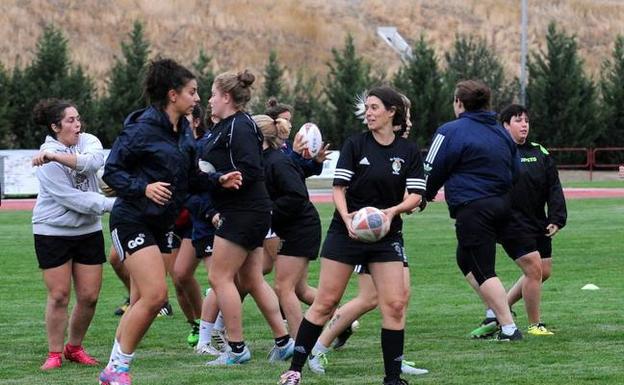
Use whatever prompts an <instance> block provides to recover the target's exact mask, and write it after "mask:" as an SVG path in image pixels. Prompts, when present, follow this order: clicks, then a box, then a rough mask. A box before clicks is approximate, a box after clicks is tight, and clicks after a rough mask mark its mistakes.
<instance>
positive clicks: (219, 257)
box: [201, 71, 293, 365]
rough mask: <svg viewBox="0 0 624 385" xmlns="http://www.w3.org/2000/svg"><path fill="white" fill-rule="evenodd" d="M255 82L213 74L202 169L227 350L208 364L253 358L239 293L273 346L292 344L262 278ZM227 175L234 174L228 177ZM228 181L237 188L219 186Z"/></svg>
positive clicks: (266, 202)
mask: <svg viewBox="0 0 624 385" xmlns="http://www.w3.org/2000/svg"><path fill="white" fill-rule="evenodd" d="M254 80H255V77H254V75H253V74H251V73H250V72H248V71H244V72H240V73H231V72H228V73H223V74H220V75H219V76H217V77H216V78H215V80H214V83H213V85H212V96H211V98H210V107H211V109H212V114H213V115H215V116H216V117H217V118H219V119H220V121H219V123H218V124H216V125H215V126H214V128H213V132H212V135H211V137H210V139H209V140H208V141H207V142H206V145H205V147H204V149H203V152H202V156H201V158H202V161H203V162H204V163H202V164H203V166H202V167H203V168H204V170H206V171H207V174H208V177H209V178H210V179H211V180H212V181H213V182H214V183H215V185H216V188H215V189H214V190H213V191H212V197H213V200H214V205H215V208H216V210H217V211H218V212H219V218H220V219H219V222H220V223H219V226H218V228H217V230H216V233H215V237H214V244H213V254H212V265H211V269H210V273H209V280H210V285H211V286H212V289H213V290H214V292H215V294H216V297H217V303H218V306H219V309H220V310H221V312H222V313H223V317H224V320H225V327H226V329H227V332H228V337H229V342H228V344H229V347H230V349H228V350H227V351H226V352H225V353H223V354H221V355H220V356H219V357H218V358H217V359H216V360H214V361H210V362H209V363H208V365H232V364H241V363H244V362H247V361H249V360H250V359H251V353H250V351H249V349H248V348H247V347H246V346H245V342H244V340H243V331H242V323H241V319H242V315H241V312H242V306H241V297H240V294H239V290H240V292H242V293H250V294H251V295H252V296H253V297H254V299H255V300H256V303H257V304H258V306H259V307H260V310H261V311H262V313H263V314H264V315H265V318H267V321H268V322H269V326H270V327H271V329H272V330H273V334H274V337H275V344H276V346H277V347H278V348H284V347H287V346H288V347H289V349H290V351H292V345H293V344H292V343H291V338H290V336H289V335H288V332H287V331H286V328H285V327H284V324H283V322H282V319H281V317H280V315H279V305H278V301H277V297H276V295H275V292H274V291H273V289H271V287H270V286H269V285H268V284H267V283H266V281H265V280H264V277H263V275H262V242H263V241H264V237H265V236H266V234H267V232H268V230H269V227H270V225H271V208H272V204H271V200H270V199H269V194H268V193H267V190H266V186H265V183H264V169H263V166H262V133H260V131H259V130H258V127H257V126H256V124H255V123H254V121H253V119H252V118H251V116H249V115H248V114H247V113H245V112H244V111H243V109H244V108H245V105H246V104H247V102H248V101H249V99H250V98H251V85H252V83H253V82H254ZM226 173H229V174H226ZM227 175H233V176H232V178H228V179H226V176H227ZM230 179H232V180H233V181H235V187H236V188H235V189H224V188H222V186H223V183H224V182H225V183H229V181H230ZM236 282H238V287H237V285H236ZM214 316H215V318H216V313H215V314H214Z"/></svg>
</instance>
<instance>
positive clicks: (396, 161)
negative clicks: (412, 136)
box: [390, 158, 405, 175]
mask: <svg viewBox="0 0 624 385" xmlns="http://www.w3.org/2000/svg"><path fill="white" fill-rule="evenodd" d="M390 161H391V162H392V173H393V174H394V175H399V173H400V172H401V167H403V163H405V161H404V160H403V159H401V158H390Z"/></svg>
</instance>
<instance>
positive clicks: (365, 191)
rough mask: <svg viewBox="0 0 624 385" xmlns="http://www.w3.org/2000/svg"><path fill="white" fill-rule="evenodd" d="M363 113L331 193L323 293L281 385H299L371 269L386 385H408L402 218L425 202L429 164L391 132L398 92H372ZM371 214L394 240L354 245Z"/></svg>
mask: <svg viewBox="0 0 624 385" xmlns="http://www.w3.org/2000/svg"><path fill="white" fill-rule="evenodd" d="M365 107H366V119H367V125H368V128H369V131H368V132H366V133H362V134H356V135H354V136H352V137H350V138H348V139H347V140H346V142H345V143H344V145H343V147H342V151H341V152H340V158H339V159H338V164H337V166H336V174H335V177H334V187H333V195H334V203H335V205H336V211H335V212H334V218H333V220H332V223H331V225H330V228H329V230H328V231H327V237H326V239H325V243H324V244H323V248H322V251H321V256H322V257H323V259H322V260H321V273H320V279H319V287H318V292H317V295H316V298H315V299H314V303H313V304H312V306H311V307H310V309H309V310H308V312H307V313H306V315H305V317H304V319H303V321H302V322H301V327H300V328H299V333H298V335H297V341H296V343H295V354H294V356H293V360H292V363H291V366H290V369H289V370H288V371H287V372H285V373H283V374H282V376H281V378H280V383H281V384H289V385H296V384H299V383H300V381H301V369H302V367H303V365H304V364H305V360H306V358H307V356H308V354H309V353H310V352H311V350H312V347H313V346H314V343H315V342H316V340H317V338H318V337H319V335H320V334H321V331H322V329H323V325H324V324H325V322H327V320H328V319H329V317H330V316H331V314H332V313H333V311H334V310H335V309H336V307H337V305H338V303H339V301H340V299H341V298H342V295H343V293H344V290H345V288H346V285H347V283H348V281H349V277H350V276H351V273H352V272H353V266H354V265H358V264H361V265H368V268H369V270H370V272H371V275H372V277H373V282H374V283H375V287H376V289H377V292H378V295H379V307H380V310H381V313H382V318H383V321H382V332H381V346H382V351H383V356H384V368H385V378H384V384H392V385H395V384H404V383H405V381H404V380H402V379H401V378H400V373H401V357H402V355H403V338H404V327H405V312H404V311H405V301H406V296H405V292H406V289H405V283H404V279H403V253H402V250H401V243H400V240H401V229H402V221H401V217H400V214H401V213H406V212H409V211H411V210H413V209H414V208H416V207H417V206H418V205H419V203H420V201H421V196H422V194H423V193H424V191H425V180H424V171H423V163H422V158H421V156H420V152H419V151H418V149H417V147H416V145H415V144H414V143H411V142H408V141H407V140H406V139H404V138H401V137H400V136H398V135H396V134H395V132H394V131H393V126H395V125H399V124H401V122H403V121H404V120H405V106H404V103H403V100H402V99H401V96H400V94H399V93H398V92H396V91H395V90H394V89H392V88H390V87H376V88H373V89H372V90H371V91H370V92H369V93H368V95H367V98H366V103H365ZM406 190H407V193H408V194H407V196H406V197H404V195H405V191H406ZM366 206H374V207H377V208H379V209H381V210H383V211H384V213H385V214H386V215H387V216H388V219H389V220H390V221H391V226H390V231H389V232H388V234H387V235H386V236H385V237H384V238H382V239H381V240H379V241H377V242H375V243H362V242H360V241H358V240H356V237H355V234H354V232H353V229H352V227H351V220H352V218H353V216H354V215H355V212H356V211H357V210H359V209H360V208H363V207H366Z"/></svg>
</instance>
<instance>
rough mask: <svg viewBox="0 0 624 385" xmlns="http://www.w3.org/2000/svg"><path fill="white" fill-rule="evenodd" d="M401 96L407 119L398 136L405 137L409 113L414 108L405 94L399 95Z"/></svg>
mask: <svg viewBox="0 0 624 385" xmlns="http://www.w3.org/2000/svg"><path fill="white" fill-rule="evenodd" d="M399 95H400V96H401V100H402V101H403V105H404V106H405V119H403V123H401V128H400V129H399V130H398V131H396V134H397V135H398V136H403V134H405V131H407V112H408V111H409V109H410V108H412V102H411V100H409V98H408V97H407V96H405V94H402V93H399Z"/></svg>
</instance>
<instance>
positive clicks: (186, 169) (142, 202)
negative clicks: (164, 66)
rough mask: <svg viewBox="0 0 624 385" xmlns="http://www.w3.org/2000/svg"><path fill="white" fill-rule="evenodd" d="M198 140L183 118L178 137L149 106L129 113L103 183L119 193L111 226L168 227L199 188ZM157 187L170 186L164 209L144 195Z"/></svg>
mask: <svg viewBox="0 0 624 385" xmlns="http://www.w3.org/2000/svg"><path fill="white" fill-rule="evenodd" d="M195 159H196V155H195V140H194V139H193V134H192V132H191V128H190V127H189V123H188V121H187V120H186V119H180V122H179V123H178V132H174V130H173V125H172V124H171V122H170V121H169V117H168V116H167V114H166V113H165V112H164V111H162V110H160V109H158V108H156V107H154V106H150V107H147V108H145V109H142V110H138V111H135V112H133V113H131V114H130V115H129V116H128V117H127V118H126V121H125V122H124V128H123V131H122V132H121V134H119V137H117V139H116V140H115V143H114V144H113V148H112V149H111V152H110V154H109V155H108V159H107V160H106V166H105V168H104V175H103V176H102V179H103V180H104V181H105V182H106V184H108V185H109V186H110V187H111V188H112V189H114V190H115V191H116V192H117V196H118V198H117V201H116V202H115V206H114V207H113V211H112V216H111V221H118V220H122V221H124V222H126V221H128V222H139V223H146V224H150V225H157V226H159V227H162V228H167V227H170V226H171V225H172V224H173V223H174V222H175V219H176V217H177V215H178V212H179V210H180V208H181V207H182V204H183V203H184V201H185V200H186V198H187V195H188V193H189V185H190V184H195V183H196V182H194V181H195V180H197V175H198V170H197V168H196V166H195V165H196V161H195ZM154 182H166V183H170V184H171V185H170V186H169V189H170V190H171V191H172V193H173V194H172V197H171V199H170V200H169V202H167V203H166V204H165V205H163V206H160V205H158V204H156V203H154V202H153V201H152V200H150V199H149V198H147V197H146V196H145V188H146V187H147V185H148V184H150V183H154Z"/></svg>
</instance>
